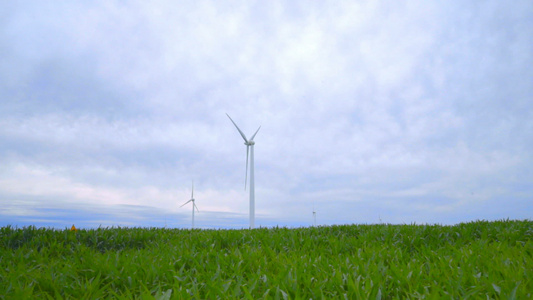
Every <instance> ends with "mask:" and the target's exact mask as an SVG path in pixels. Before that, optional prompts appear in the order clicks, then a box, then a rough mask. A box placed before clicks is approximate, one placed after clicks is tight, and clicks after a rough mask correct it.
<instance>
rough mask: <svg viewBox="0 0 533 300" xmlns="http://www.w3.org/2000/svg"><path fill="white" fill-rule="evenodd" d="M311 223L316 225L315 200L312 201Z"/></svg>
mask: <svg viewBox="0 0 533 300" xmlns="http://www.w3.org/2000/svg"><path fill="white" fill-rule="evenodd" d="M313 225H314V226H315V227H316V211H315V202H314V201H313Z"/></svg>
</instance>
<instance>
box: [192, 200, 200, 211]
mask: <svg viewBox="0 0 533 300" xmlns="http://www.w3.org/2000/svg"><path fill="white" fill-rule="evenodd" d="M193 205H194V208H196V211H197V212H200V211H199V210H198V206H196V204H194V202H193Z"/></svg>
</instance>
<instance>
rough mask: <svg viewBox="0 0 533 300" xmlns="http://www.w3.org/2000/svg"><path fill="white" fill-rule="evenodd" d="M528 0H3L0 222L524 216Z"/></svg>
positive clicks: (528, 141)
mask: <svg viewBox="0 0 533 300" xmlns="http://www.w3.org/2000/svg"><path fill="white" fill-rule="evenodd" d="M532 66H533V2H531V1H529V0H525V1H511V2H503V1H345V2H342V1H332V2H330V3H326V2H322V1H319V2H318V3H314V2H309V1H263V2H253V3H252V2H250V1H242V2H239V1H237V2H235V1H179V2H175V1H150V2H147V1H137V2H135V1H127V2H123V1H89V2H81V3H78V2H75V3H71V2H59V1H34V2H32V1H22V2H15V1H6V2H2V4H0V78H1V80H0V220H1V222H0V226H5V225H8V224H11V225H14V226H25V225H30V224H35V225H37V226H51V227H56V228H64V227H67V226H68V227H69V226H71V224H77V225H78V226H80V227H97V226H100V225H101V226H169V227H189V226H190V217H191V216H190V207H189V206H187V207H182V208H180V207H179V206H180V205H181V204H182V203H184V202H185V201H187V200H188V199H189V198H190V192H191V180H194V182H195V198H196V204H197V206H198V208H199V209H200V213H198V214H197V215H196V224H197V226H199V227H203V228H241V227H247V226H248V193H247V191H245V190H244V175H245V158H246V147H245V146H244V145H243V141H242V138H241V137H240V135H239V133H238V132H237V131H236V129H235V128H234V127H233V125H232V124H231V123H230V121H229V119H228V118H227V117H226V115H225V113H228V114H230V115H231V116H232V118H233V119H234V120H235V122H236V123H237V124H238V125H239V126H240V127H241V129H242V130H243V131H244V133H245V134H247V135H251V134H253V132H254V131H255V130H256V129H257V127H258V126H259V125H261V126H262V127H261V130H260V131H259V133H258V134H257V136H256V137H255V141H256V146H255V167H256V168H255V169H256V174H255V175H256V225H257V226H275V225H279V226H309V225H311V224H312V222H313V221H312V211H313V206H314V208H315V210H316V212H317V223H318V224H319V225H329V224H345V223H378V222H386V223H413V222H416V223H442V224H454V223H458V222H468V221H472V220H476V219H487V220H494V219H501V218H511V219H526V218H527V219H531V218H533V205H532V200H533V171H532V170H533V157H532V153H533V151H532V150H533V68H532Z"/></svg>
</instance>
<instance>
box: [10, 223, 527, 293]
mask: <svg viewBox="0 0 533 300" xmlns="http://www.w3.org/2000/svg"><path fill="white" fill-rule="evenodd" d="M0 260H1V261H0V298H2V299H4V298H5V299H28V298H41V299H98V298H127V299H129V298H137V299H217V298H221V299H242V298H244V299H310V298H312V299H345V298H346V299H380V298H381V299H441V298H443V299H452V298H453V299H463V298H472V299H481V298H482V299H487V298H490V299H494V298H496V299H500V298H501V299H531V298H532V297H533V280H532V278H533V274H532V273H533V221H511V220H504V221H496V222H487V221H477V222H472V223H462V224H458V225H455V226H441V225H386V224H378V225H343V226H328V227H311V228H297V229H288V228H268V229H267V228H261V229H254V230H183V229H181V230H180V229H161V228H100V229H93V230H79V231H77V232H74V231H70V230H53V229H45V228H35V227H25V228H13V227H2V228H1V229H0Z"/></svg>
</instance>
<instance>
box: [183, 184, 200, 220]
mask: <svg viewBox="0 0 533 300" xmlns="http://www.w3.org/2000/svg"><path fill="white" fill-rule="evenodd" d="M189 202H192V227H191V229H194V209H195V208H196V211H197V212H200V211H199V210H198V207H197V206H196V204H195V203H194V181H193V182H192V192H191V199H190V200H189V201H187V202H185V203H183V204H182V205H181V206H180V207H183V206H184V205H185V204H187V203H189Z"/></svg>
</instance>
